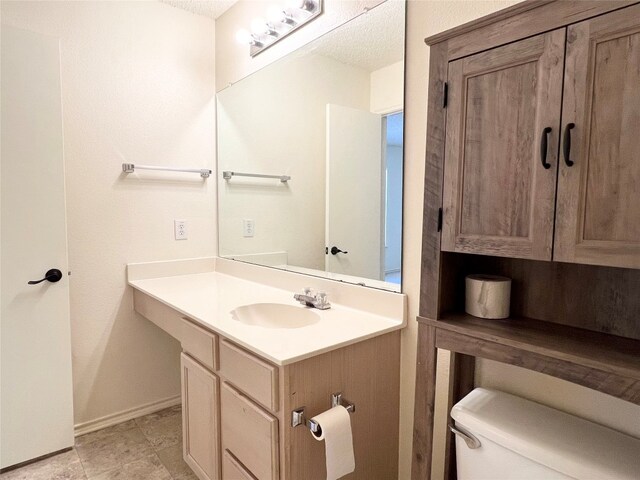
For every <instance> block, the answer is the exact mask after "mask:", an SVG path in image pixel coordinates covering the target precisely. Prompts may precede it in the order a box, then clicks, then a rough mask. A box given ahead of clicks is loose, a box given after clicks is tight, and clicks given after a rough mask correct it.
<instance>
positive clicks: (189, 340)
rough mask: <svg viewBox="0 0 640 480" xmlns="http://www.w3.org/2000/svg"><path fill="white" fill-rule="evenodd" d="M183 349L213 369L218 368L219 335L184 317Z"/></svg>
mask: <svg viewBox="0 0 640 480" xmlns="http://www.w3.org/2000/svg"><path fill="white" fill-rule="evenodd" d="M181 343H182V349H183V350H184V351H185V352H187V353H188V354H189V355H191V356H192V357H194V358H196V359H198V361H200V362H201V363H202V364H203V365H205V366H207V367H209V368H210V369H211V370H217V369H218V336H217V335H216V334H214V333H211V332H208V331H206V330H205V329H204V328H201V327H199V326H198V325H196V324H194V323H193V322H191V320H189V319H187V318H184V317H183V318H182V337H181Z"/></svg>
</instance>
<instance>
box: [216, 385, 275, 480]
mask: <svg viewBox="0 0 640 480" xmlns="http://www.w3.org/2000/svg"><path fill="white" fill-rule="evenodd" d="M221 390H222V392H221V407H222V449H223V450H229V452H231V453H233V455H234V456H235V458H237V459H238V461H239V462H240V463H242V465H244V466H245V467H246V468H247V469H248V470H250V471H251V473H252V474H253V475H254V476H255V477H256V478H258V479H259V480H277V479H278V477H279V465H278V420H277V419H276V418H274V417H272V416H271V415H269V414H268V413H267V412H265V411H264V410H263V409H262V408H261V407H259V406H258V405H256V404H255V403H253V402H252V401H251V400H250V399H249V398H248V397H246V396H244V395H243V394H242V393H240V392H239V391H238V390H236V389H235V388H233V387H232V386H231V385H229V384H228V383H227V382H224V383H223V384H222V389H221ZM225 478H226V476H225ZM249 478H251V477H249Z"/></svg>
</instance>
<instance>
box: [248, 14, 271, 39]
mask: <svg viewBox="0 0 640 480" xmlns="http://www.w3.org/2000/svg"><path fill="white" fill-rule="evenodd" d="M251 31H252V32H253V33H254V34H255V35H264V34H266V33H269V27H268V26H267V23H266V22H265V21H264V20H263V19H262V18H255V19H253V21H252V22H251Z"/></svg>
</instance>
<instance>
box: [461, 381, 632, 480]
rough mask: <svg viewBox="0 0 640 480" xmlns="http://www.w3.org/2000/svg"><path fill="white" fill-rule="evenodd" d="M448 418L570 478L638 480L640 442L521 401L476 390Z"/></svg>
mask: <svg viewBox="0 0 640 480" xmlns="http://www.w3.org/2000/svg"><path fill="white" fill-rule="evenodd" d="M451 417H452V418H453V419H454V420H455V422H456V425H459V426H462V427H463V428H465V429H466V430H468V431H469V432H470V433H472V434H476V435H482V436H483V437H485V438H487V439H489V440H491V441H493V442H495V443H497V444H499V445H501V446H502V447H504V448H507V449H509V450H511V451H513V452H515V453H517V454H519V455H522V456H523V457H526V458H529V459H530V460H532V461H535V462H537V463H540V464H542V465H545V466H547V467H549V468H551V469H553V470H556V471H558V472H561V473H564V474H565V475H568V476H570V477H574V478H578V479H594V480H595V479H598V480H603V479H607V480H623V479H624V480H626V479H628V480H638V479H639V478H640V439H637V438H634V437H631V436H629V435H626V434H624V433H621V432H618V431H615V430H612V429H610V428H607V427H603V426H601V425H597V424H595V423H592V422H590V421H588V420H585V419H583V418H579V417H575V416H573V415H569V414H568V413H564V412H561V411H559V410H555V409H553V408H550V407H547V406H544V405H540V404H539V403H535V402H532V401H530V400H526V399H524V398H520V397H516V396H514V395H510V394H508V393H504V392H499V391H496V390H489V389H485V388H476V389H475V390H473V391H472V392H471V393H470V394H469V395H467V396H466V397H465V398H463V399H462V400H461V401H460V402H458V403H457V404H456V405H455V406H454V407H453V408H452V410H451Z"/></svg>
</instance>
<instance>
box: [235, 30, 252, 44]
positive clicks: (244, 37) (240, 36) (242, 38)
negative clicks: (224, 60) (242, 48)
mask: <svg viewBox="0 0 640 480" xmlns="http://www.w3.org/2000/svg"><path fill="white" fill-rule="evenodd" d="M236 40H237V41H238V43H242V44H243V45H246V44H248V43H251V42H252V41H253V37H252V36H251V34H250V33H249V31H248V30H245V29H244V28H243V29H241V30H238V31H237V32H236Z"/></svg>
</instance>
